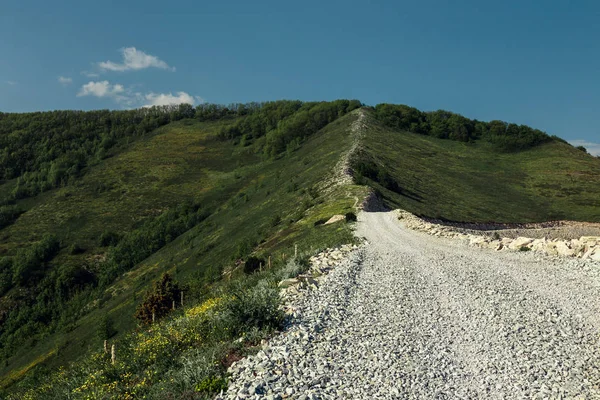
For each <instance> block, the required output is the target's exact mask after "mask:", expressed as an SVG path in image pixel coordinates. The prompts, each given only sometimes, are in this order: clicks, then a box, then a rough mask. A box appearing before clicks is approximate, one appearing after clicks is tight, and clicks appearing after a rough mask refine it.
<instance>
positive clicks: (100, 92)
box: [77, 81, 125, 97]
mask: <svg viewBox="0 0 600 400" xmlns="http://www.w3.org/2000/svg"><path fill="white" fill-rule="evenodd" d="M123 92H125V88H124V87H123V85H119V84H115V85H111V83H110V82H109V81H101V82H93V81H90V82H88V83H86V84H85V85H83V86H82V87H81V89H80V90H79V93H77V97H82V96H95V97H116V96H119V95H121V94H122V93H123Z"/></svg>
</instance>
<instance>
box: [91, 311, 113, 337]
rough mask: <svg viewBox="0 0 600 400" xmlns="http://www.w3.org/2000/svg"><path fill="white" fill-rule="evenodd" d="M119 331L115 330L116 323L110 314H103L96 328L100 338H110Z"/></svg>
mask: <svg viewBox="0 0 600 400" xmlns="http://www.w3.org/2000/svg"><path fill="white" fill-rule="evenodd" d="M116 333H117V331H116V330H115V327H114V323H113V321H112V319H110V318H109V317H108V316H106V315H105V316H103V317H102V318H100V321H99V322H98V327H97V328H96V335H97V336H98V339H100V340H108V339H110V338H111V337H113V336H114V335H115V334H116Z"/></svg>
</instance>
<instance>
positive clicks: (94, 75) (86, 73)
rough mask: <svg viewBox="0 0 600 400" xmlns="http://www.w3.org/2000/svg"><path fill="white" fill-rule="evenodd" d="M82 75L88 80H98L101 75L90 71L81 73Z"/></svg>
mask: <svg viewBox="0 0 600 400" xmlns="http://www.w3.org/2000/svg"><path fill="white" fill-rule="evenodd" d="M81 75H84V76H87V77H88V78H97V77H99V76H100V74H97V73H95V72H90V71H81Z"/></svg>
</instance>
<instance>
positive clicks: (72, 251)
mask: <svg viewBox="0 0 600 400" xmlns="http://www.w3.org/2000/svg"><path fill="white" fill-rule="evenodd" d="M82 253H85V249H84V248H83V247H81V246H79V245H78V244H77V243H73V244H72V245H71V246H69V254H71V255H77V254H82Z"/></svg>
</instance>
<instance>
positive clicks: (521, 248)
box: [519, 246, 531, 251]
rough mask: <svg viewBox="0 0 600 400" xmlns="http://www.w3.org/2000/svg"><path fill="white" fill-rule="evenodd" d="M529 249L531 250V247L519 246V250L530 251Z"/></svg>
mask: <svg viewBox="0 0 600 400" xmlns="http://www.w3.org/2000/svg"><path fill="white" fill-rule="evenodd" d="M530 250H531V249H530V248H529V247H527V246H521V247H520V248H519V251H530Z"/></svg>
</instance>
